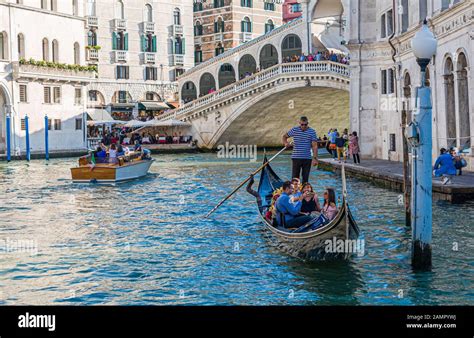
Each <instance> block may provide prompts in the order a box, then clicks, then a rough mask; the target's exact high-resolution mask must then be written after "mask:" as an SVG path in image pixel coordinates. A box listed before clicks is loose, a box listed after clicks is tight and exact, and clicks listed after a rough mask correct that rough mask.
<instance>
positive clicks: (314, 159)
mask: <svg viewBox="0 0 474 338" xmlns="http://www.w3.org/2000/svg"><path fill="white" fill-rule="evenodd" d="M289 137H293V141H294V145H293V154H292V155H291V160H292V162H293V164H292V174H291V177H292V178H295V177H297V178H299V177H300V175H301V176H302V183H306V182H308V179H309V173H310V171H311V165H313V166H316V165H318V163H319V162H318V137H317V135H316V131H315V130H314V129H313V128H310V127H309V121H308V118H307V117H306V116H302V117H301V118H300V125H299V126H296V127H293V128H291V129H290V130H289V131H288V132H287V133H286V134H285V135H283V144H284V145H285V146H286V147H289V146H290V144H289V143H288V138H289ZM311 150H312V151H313V154H311Z"/></svg>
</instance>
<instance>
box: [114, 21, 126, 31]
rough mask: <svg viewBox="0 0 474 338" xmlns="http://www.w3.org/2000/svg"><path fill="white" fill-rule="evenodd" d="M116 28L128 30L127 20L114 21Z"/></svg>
mask: <svg viewBox="0 0 474 338" xmlns="http://www.w3.org/2000/svg"><path fill="white" fill-rule="evenodd" d="M114 28H115V29H120V30H125V29H127V20H125V19H114Z"/></svg>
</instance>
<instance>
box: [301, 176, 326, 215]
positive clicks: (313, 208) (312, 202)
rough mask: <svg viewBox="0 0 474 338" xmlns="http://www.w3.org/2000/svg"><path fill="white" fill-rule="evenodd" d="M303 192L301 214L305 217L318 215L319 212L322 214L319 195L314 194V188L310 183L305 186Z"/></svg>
mask: <svg viewBox="0 0 474 338" xmlns="http://www.w3.org/2000/svg"><path fill="white" fill-rule="evenodd" d="M301 192H302V193H303V200H302V201H301V213H302V214H305V215H310V214H312V215H314V214H316V215H317V214H318V213H319V212H321V206H320V205H319V201H318V194H316V193H315V192H314V190H313V187H312V186H311V184H310V183H309V182H306V183H305V184H303V187H302V188H301Z"/></svg>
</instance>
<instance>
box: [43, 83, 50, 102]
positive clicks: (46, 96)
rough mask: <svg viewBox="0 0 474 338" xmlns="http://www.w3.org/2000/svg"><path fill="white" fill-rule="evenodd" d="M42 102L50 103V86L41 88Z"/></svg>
mask: <svg viewBox="0 0 474 338" xmlns="http://www.w3.org/2000/svg"><path fill="white" fill-rule="evenodd" d="M43 102H44V103H51V87H44V88H43Z"/></svg>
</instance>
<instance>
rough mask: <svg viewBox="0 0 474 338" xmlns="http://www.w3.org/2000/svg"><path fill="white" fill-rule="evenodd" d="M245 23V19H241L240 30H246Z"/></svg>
mask: <svg viewBox="0 0 474 338" xmlns="http://www.w3.org/2000/svg"><path fill="white" fill-rule="evenodd" d="M244 24H245V22H244V21H241V22H240V30H241V31H242V32H245V30H244Z"/></svg>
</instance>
